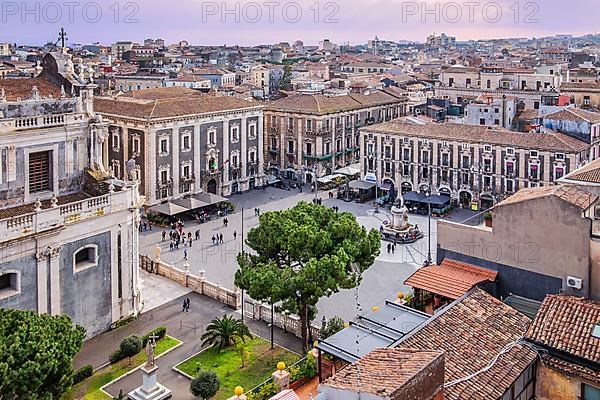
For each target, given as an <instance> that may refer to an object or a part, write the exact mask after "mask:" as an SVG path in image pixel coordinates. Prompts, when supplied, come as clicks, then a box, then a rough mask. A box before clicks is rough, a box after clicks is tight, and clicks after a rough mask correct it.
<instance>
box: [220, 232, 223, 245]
mask: <svg viewBox="0 0 600 400" xmlns="http://www.w3.org/2000/svg"><path fill="white" fill-rule="evenodd" d="M219 242H220V243H223V234H222V233H219Z"/></svg>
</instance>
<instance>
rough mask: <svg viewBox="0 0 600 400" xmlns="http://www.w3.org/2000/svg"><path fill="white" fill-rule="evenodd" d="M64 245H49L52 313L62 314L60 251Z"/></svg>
mask: <svg viewBox="0 0 600 400" xmlns="http://www.w3.org/2000/svg"><path fill="white" fill-rule="evenodd" d="M61 249H62V246H60V245H55V246H53V247H51V248H50V247H49V248H48V250H49V255H50V315H59V314H61V305H60V251H61Z"/></svg>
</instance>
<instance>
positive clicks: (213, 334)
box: [200, 315, 252, 352]
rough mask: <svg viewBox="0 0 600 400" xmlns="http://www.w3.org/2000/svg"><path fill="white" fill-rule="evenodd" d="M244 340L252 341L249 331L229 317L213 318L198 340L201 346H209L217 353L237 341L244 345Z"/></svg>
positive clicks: (240, 322) (239, 322)
mask: <svg viewBox="0 0 600 400" xmlns="http://www.w3.org/2000/svg"><path fill="white" fill-rule="evenodd" d="M246 338H249V339H252V335H251V334H250V330H248V327H247V326H246V325H245V324H244V323H243V322H242V321H239V320H237V319H234V318H233V317H231V316H229V315H225V316H224V317H223V318H215V319H213V320H212V321H211V322H210V324H209V325H208V326H207V327H206V333H205V334H204V335H202V337H201V338H200V339H201V340H202V346H205V345H207V344H208V345H211V346H212V347H213V348H216V349H217V351H218V352H221V350H222V349H224V348H226V347H230V346H233V345H235V344H236V343H237V342H238V341H241V342H242V343H246Z"/></svg>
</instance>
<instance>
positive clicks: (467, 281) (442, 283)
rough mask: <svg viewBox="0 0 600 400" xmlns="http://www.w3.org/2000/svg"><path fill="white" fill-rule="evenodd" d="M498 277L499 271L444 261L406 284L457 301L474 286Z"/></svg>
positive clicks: (416, 275) (422, 270) (425, 270)
mask: <svg viewBox="0 0 600 400" xmlns="http://www.w3.org/2000/svg"><path fill="white" fill-rule="evenodd" d="M497 276H498V272H497V271H492V270H489V269H486V268H481V267H476V266H474V265H470V264H465V263H461V262H458V261H454V260H450V259H444V261H442V263H441V264H440V265H432V266H429V267H423V268H421V269H419V270H417V271H416V272H415V273H414V274H412V275H411V276H409V277H408V279H407V280H405V281H404V284H406V285H409V286H412V287H413V288H416V289H422V290H426V291H428V292H430V293H433V294H437V295H440V296H444V297H447V298H449V299H452V300H456V299H458V298H459V297H460V296H462V295H463V294H465V293H467V292H468V291H469V290H471V288H473V286H477V285H479V284H480V283H483V282H494V281H495V280H496V277H497Z"/></svg>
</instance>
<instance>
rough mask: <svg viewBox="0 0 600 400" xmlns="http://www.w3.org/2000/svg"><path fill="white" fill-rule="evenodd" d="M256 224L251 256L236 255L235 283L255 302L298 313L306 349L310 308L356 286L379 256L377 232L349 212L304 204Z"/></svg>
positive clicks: (266, 216) (251, 233)
mask: <svg viewBox="0 0 600 400" xmlns="http://www.w3.org/2000/svg"><path fill="white" fill-rule="evenodd" d="M259 221H260V224H259V226H258V227H255V228H253V229H252V230H250V231H249V232H248V239H247V241H246V243H247V245H248V247H250V248H251V249H252V250H253V252H252V253H245V254H240V255H239V256H238V264H239V266H240V268H239V269H238V271H237V272H236V275H235V284H236V285H237V286H238V287H239V288H241V289H244V290H246V291H247V292H248V294H249V295H250V296H251V297H252V298H253V299H255V300H262V301H269V302H274V303H278V302H281V305H280V307H281V308H282V309H283V310H285V311H288V312H291V313H296V314H298V316H299V317H300V319H301V322H302V339H303V343H304V345H305V347H306V348H308V347H309V342H308V339H309V334H308V327H309V323H310V319H311V317H312V316H311V315H309V314H310V308H311V307H314V306H315V305H316V304H317V302H318V301H319V299H321V298H322V297H327V296H331V295H332V294H334V293H336V292H338V291H339V290H341V289H350V288H354V287H356V286H357V285H358V284H359V282H360V279H361V274H362V272H364V271H365V270H366V269H367V268H369V267H370V266H371V265H372V264H373V262H374V260H375V257H376V256H377V255H378V254H379V248H380V234H379V232H377V231H376V230H374V229H373V230H371V231H367V230H366V228H364V227H363V226H361V225H360V224H358V222H357V221H356V218H355V217H354V216H353V215H352V214H351V213H347V212H342V213H337V212H335V211H333V210H332V209H330V208H328V207H324V206H319V205H314V204H309V203H306V202H300V203H298V204H297V205H296V206H295V207H293V208H291V209H288V210H283V211H274V212H268V213H265V214H263V215H262V216H261V217H260V220H259Z"/></svg>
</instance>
